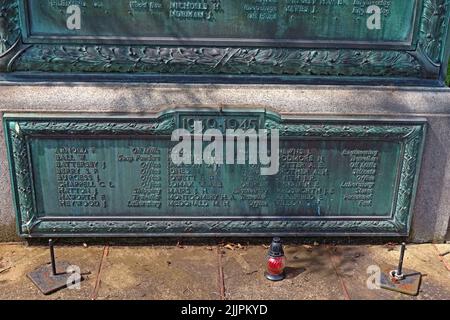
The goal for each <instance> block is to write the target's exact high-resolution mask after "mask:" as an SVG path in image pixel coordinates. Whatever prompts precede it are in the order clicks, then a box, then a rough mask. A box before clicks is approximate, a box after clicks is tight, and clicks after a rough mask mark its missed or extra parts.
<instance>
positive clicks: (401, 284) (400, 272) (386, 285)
mask: <svg viewBox="0 0 450 320" xmlns="http://www.w3.org/2000/svg"><path fill="white" fill-rule="evenodd" d="M405 251H406V243H402V247H401V250H400V259H399V262H398V267H397V269H395V270H392V269H391V268H390V267H385V268H383V269H382V270H381V279H380V285H381V288H383V289H386V290H391V291H396V292H400V293H404V294H407V295H411V296H417V295H418V294H419V289H420V283H421V281H422V274H421V273H420V272H417V271H414V270H405V269H403V259H404V257H405Z"/></svg>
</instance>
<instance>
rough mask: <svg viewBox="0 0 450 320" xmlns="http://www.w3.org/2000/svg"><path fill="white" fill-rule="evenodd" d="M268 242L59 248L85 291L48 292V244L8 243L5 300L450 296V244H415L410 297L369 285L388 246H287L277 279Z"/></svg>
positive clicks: (0, 255)
mask: <svg viewBox="0 0 450 320" xmlns="http://www.w3.org/2000/svg"><path fill="white" fill-rule="evenodd" d="M267 250H268V247H267V246H264V245H255V244H254V245H244V244H225V245H195V246H192V245H189V246H185V245H177V246H163V245H158V246H156V245H153V246H152V245H150V246H115V245H108V246H83V245H80V246H56V256H57V259H58V260H67V261H70V262H71V263H72V264H74V265H77V266H79V267H80V268H81V272H82V274H83V275H84V276H85V278H86V280H85V281H83V282H82V283H81V289H80V290H68V289H65V290H62V291H60V292H57V293H55V294H53V295H50V296H44V295H42V294H41V293H40V292H39V291H38V289H37V288H35V287H34V285H33V284H32V283H31V281H30V280H29V279H28V278H27V277H26V274H27V273H28V272H30V271H32V270H33V269H35V268H36V267H38V266H40V265H42V264H45V263H48V262H49V256H48V249H47V248H46V247H44V246H29V245H26V244H21V243H13V244H0V299H99V300H101V299H163V300H167V299H182V300H185V299H186V300H197V299H230V300H234V299H244V300H246V299H256V300H259V299H337V300H348V299H390V300H392V299H419V300H423V299H450V254H448V255H446V256H440V255H439V254H440V253H444V252H446V251H449V250H450V244H420V245H409V246H408V250H407V253H406V257H405V268H408V269H414V270H417V271H420V272H422V273H423V274H424V277H423V281H422V286H421V291H420V294H419V295H418V296H417V297H409V296H406V295H402V294H399V293H394V292H390V291H385V290H369V289H368V288H367V285H366V282H367V279H368V276H369V275H368V274H367V268H368V267H369V266H371V265H383V264H388V265H392V266H395V265H396V264H397V260H398V255H399V248H398V246H396V245H393V244H387V245H337V246H334V245H318V244H316V245H297V244H296V245H293V244H292V245H285V253H286V256H287V260H288V263H287V279H286V280H284V281H282V282H276V283H274V282H269V281H267V280H266V279H265V278H264V276H263V274H264V265H265V263H264V258H265V255H266V253H267Z"/></svg>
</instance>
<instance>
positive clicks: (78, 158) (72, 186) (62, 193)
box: [55, 147, 107, 208]
mask: <svg viewBox="0 0 450 320" xmlns="http://www.w3.org/2000/svg"><path fill="white" fill-rule="evenodd" d="M94 154H95V149H89V148H84V147H59V148H57V149H56V151H55V170H56V179H57V183H58V203H59V206H60V207H62V208H100V207H103V208H106V207H107V204H106V196H105V195H104V194H100V193H99V188H101V187H106V184H105V183H104V182H103V181H102V180H101V179H100V169H105V167H106V164H105V163H100V162H99V161H95V160H90V159H89V157H90V156H92V155H94Z"/></svg>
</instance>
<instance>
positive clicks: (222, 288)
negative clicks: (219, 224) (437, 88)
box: [217, 246, 226, 300]
mask: <svg viewBox="0 0 450 320" xmlns="http://www.w3.org/2000/svg"><path fill="white" fill-rule="evenodd" d="M217 265H218V266H217V267H218V269H217V285H218V288H219V294H220V299H221V300H226V296H225V277H224V274H223V264H222V249H221V248H220V246H218V247H217Z"/></svg>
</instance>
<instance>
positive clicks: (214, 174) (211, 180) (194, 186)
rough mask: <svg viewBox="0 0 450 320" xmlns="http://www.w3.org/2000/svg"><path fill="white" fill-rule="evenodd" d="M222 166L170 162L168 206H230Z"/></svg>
mask: <svg viewBox="0 0 450 320" xmlns="http://www.w3.org/2000/svg"><path fill="white" fill-rule="evenodd" d="M220 168H222V166H216V165H205V164H203V165H175V164H173V163H172V161H170V160H169V162H168V169H169V174H168V185H169V189H168V197H167V199H168V206H169V207H172V208H212V207H228V206H229V205H230V197H229V195H227V194H225V193H224V189H223V182H222V181H223V180H222V176H221V173H220Z"/></svg>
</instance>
